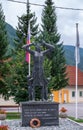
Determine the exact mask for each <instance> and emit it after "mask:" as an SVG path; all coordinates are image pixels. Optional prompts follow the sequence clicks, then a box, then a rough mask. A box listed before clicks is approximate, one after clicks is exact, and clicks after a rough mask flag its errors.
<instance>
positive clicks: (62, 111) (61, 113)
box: [59, 107, 67, 118]
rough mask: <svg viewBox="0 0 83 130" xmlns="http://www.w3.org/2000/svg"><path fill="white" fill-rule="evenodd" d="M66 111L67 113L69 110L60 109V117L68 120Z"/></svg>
mask: <svg viewBox="0 0 83 130" xmlns="http://www.w3.org/2000/svg"><path fill="white" fill-rule="evenodd" d="M66 111H67V109H66V108H64V107H62V108H61V109H60V113H59V116H60V117H61V118H66V117H67V113H66Z"/></svg>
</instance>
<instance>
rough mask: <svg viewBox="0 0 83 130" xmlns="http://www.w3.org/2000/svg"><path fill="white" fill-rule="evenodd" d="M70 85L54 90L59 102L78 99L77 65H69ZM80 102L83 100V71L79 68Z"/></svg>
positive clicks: (69, 101)
mask: <svg viewBox="0 0 83 130" xmlns="http://www.w3.org/2000/svg"><path fill="white" fill-rule="evenodd" d="M67 73H68V75H67V76H68V78H69V85H68V86H67V87H65V88H63V89H61V90H59V91H53V95H54V98H53V99H54V101H56V102H59V103H72V102H75V100H76V67H75V66H67ZM77 88H78V91H77V96H78V102H83V72H81V71H80V69H78V87H77Z"/></svg>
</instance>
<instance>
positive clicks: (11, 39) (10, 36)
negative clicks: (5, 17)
mask: <svg viewBox="0 0 83 130" xmlns="http://www.w3.org/2000/svg"><path fill="white" fill-rule="evenodd" d="M6 30H7V35H8V41H9V45H8V51H7V54H6V55H11V53H12V51H14V47H15V44H14V39H15V38H16V37H17V36H16V30H15V29H14V28H13V27H12V26H11V25H10V24H8V23H6Z"/></svg>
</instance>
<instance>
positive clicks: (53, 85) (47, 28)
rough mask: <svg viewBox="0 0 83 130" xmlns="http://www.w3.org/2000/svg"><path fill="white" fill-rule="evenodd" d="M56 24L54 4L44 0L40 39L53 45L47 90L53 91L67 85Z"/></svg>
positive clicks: (49, 0)
mask: <svg viewBox="0 0 83 130" xmlns="http://www.w3.org/2000/svg"><path fill="white" fill-rule="evenodd" d="M56 22H57V16H56V13H55V6H54V3H53V2H52V0H46V1H45V6H44V9H43V11H42V31H41V39H43V40H44V41H45V42H47V43H50V44H53V45H54V47H55V50H54V52H53V53H52V54H51V55H49V57H50V59H52V64H51V70H50V75H51V76H50V77H51V79H50V83H49V88H50V89H53V90H58V89H61V88H63V87H66V85H67V84H68V83H67V81H68V79H67V78H66V65H65V64H66V62H65V58H64V50H63V44H62V43H60V44H59V43H58V42H59V41H60V34H59V33H58V31H57V25H56Z"/></svg>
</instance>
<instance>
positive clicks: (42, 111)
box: [21, 101, 59, 126]
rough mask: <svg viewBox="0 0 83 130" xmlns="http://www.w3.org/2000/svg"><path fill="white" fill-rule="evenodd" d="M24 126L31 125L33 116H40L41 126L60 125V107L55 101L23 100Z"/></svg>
mask: <svg viewBox="0 0 83 130" xmlns="http://www.w3.org/2000/svg"><path fill="white" fill-rule="evenodd" d="M21 107H22V126H30V121H31V119H33V118H38V119H39V120H40V122H41V126H55V125H59V108H58V103H55V102H36V101H35V102H32V101H31V102H22V103H21Z"/></svg>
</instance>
